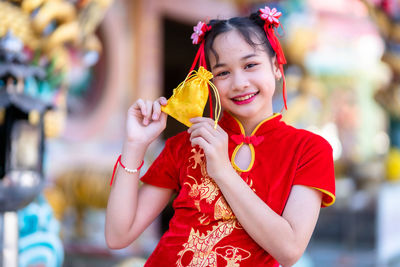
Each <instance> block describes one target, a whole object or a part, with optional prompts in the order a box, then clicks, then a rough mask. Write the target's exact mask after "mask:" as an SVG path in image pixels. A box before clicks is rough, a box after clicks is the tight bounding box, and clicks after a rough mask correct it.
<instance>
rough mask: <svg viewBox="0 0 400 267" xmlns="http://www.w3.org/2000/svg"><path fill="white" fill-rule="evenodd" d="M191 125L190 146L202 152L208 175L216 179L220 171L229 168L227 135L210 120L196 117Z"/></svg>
mask: <svg viewBox="0 0 400 267" xmlns="http://www.w3.org/2000/svg"><path fill="white" fill-rule="evenodd" d="M190 122H191V123H192V124H193V125H192V127H190V128H189V129H188V133H189V134H190V141H191V143H192V146H196V145H198V146H199V147H200V148H202V149H203V150H204V154H205V155H206V159H207V172H208V175H209V176H210V177H211V178H213V179H217V178H218V177H220V175H221V174H223V172H222V170H224V169H225V168H226V167H231V163H230V160H229V154H228V134H227V133H226V132H225V131H224V130H223V129H222V128H221V127H220V126H219V125H218V126H217V128H216V129H214V125H215V122H214V120H212V119H210V118H203V117H196V118H192V119H190Z"/></svg>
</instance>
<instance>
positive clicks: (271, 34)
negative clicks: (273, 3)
mask: <svg viewBox="0 0 400 267" xmlns="http://www.w3.org/2000/svg"><path fill="white" fill-rule="evenodd" d="M259 11H260V17H261V19H263V20H264V21H265V24H264V31H265V34H266V35H267V39H268V41H269V43H270V44H271V47H272V49H273V50H274V51H275V53H276V60H277V61H278V64H279V70H280V72H281V74H282V82H283V84H282V94H283V102H284V104H285V109H287V105H286V82H285V74H284V73H283V64H286V58H285V55H284V54H283V50H282V47H281V44H280V42H279V40H278V38H277V37H276V35H275V28H278V27H279V26H281V27H282V25H281V24H280V22H279V17H280V16H281V15H282V13H281V12H279V11H278V10H276V8H273V9H270V8H269V7H268V6H265V8H260V10H259Z"/></svg>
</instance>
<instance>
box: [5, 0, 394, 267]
mask: <svg viewBox="0 0 400 267" xmlns="http://www.w3.org/2000/svg"><path fill="white" fill-rule="evenodd" d="M265 4H268V5H270V6H274V7H277V8H279V9H280V10H281V11H282V12H283V16H282V18H281V23H282V25H283V29H279V33H280V35H282V38H281V43H282V45H283V48H284V51H285V54H286V58H287V60H288V64H287V66H285V73H286V80H287V88H288V110H287V111H284V112H283V118H284V121H285V122H287V123H288V124H291V125H293V126H295V127H297V128H304V129H307V130H310V131H312V132H315V133H318V134H320V135H321V136H323V137H324V138H326V139H327V140H328V141H329V143H330V144H331V146H332V147H333V153H334V160H335V174H336V194H337V198H336V203H335V204H334V205H333V206H331V207H329V208H326V209H323V210H322V211H321V215H320V218H319V221H318V224H317V227H316V230H315V232H314V235H313V237H312V240H311V242H310V244H309V246H308V248H307V250H306V252H305V254H304V256H303V257H302V259H301V260H300V261H299V262H298V263H297V265H296V266H297V267H299V266H326V267H328V266H400V208H399V207H400V1H398V0H336V1H323V0H303V1H301V0H286V1H284V0H282V1H273V2H272V1H259V0H130V1H128V0H114V1H112V0H75V1H73V0H57V1H55V0H8V1H5V0H1V1H0V144H1V146H0V266H4V267H13V266H35V267H38V266H74V267H75V266H124V267H125V266H143V262H144V259H146V257H148V256H149V255H150V253H151V252H152V250H153V249H154V248H155V246H156V244H157V242H158V240H159V238H160V236H161V234H162V233H163V232H164V231H165V230H166V229H167V228H168V220H169V218H170V217H171V215H172V210H171V207H167V208H166V209H165V211H164V212H163V213H162V215H160V217H159V218H158V219H157V220H156V221H155V222H154V223H153V224H152V225H151V226H150V227H149V228H148V229H147V230H146V231H145V232H144V233H143V234H142V236H141V237H140V238H139V239H138V240H137V241H135V242H134V243H133V244H132V245H131V246H129V247H128V248H126V249H122V250H115V251H111V250H109V249H108V248H107V246H106V244H105V239H104V222H105V207H106V204H107V198H108V194H109V191H110V187H109V181H110V178H111V173H112V169H113V165H114V163H115V160H116V159H117V157H118V155H119V154H120V152H121V146H122V139H123V134H124V121H125V114H126V111H127V109H128V107H129V106H130V105H131V104H132V103H133V102H134V101H135V100H136V99H137V98H144V99H155V98H157V97H159V96H161V95H164V96H166V97H169V96H171V95H172V90H173V89H174V88H175V87H176V86H177V85H178V84H179V83H180V82H181V81H182V80H183V79H184V77H185V76H186V74H187V71H188V70H189V68H190V65H191V63H192V60H193V58H194V55H195V53H196V47H194V46H193V45H192V43H191V39H190V35H191V33H192V31H193V25H195V24H196V23H197V21H198V20H209V19H212V18H229V17H232V16H240V15H246V14H248V13H249V12H251V11H255V10H257V9H258V8H260V7H264V5H265ZM282 107H283V102H282V99H281V92H279V90H278V92H277V93H276V99H275V101H274V109H275V110H274V111H275V112H279V111H280V110H281V109H282ZM207 110H208V109H206V111H207ZM183 130H185V126H183V125H182V124H179V123H178V122H176V121H175V120H174V119H171V118H169V119H168V125H167V129H166V131H165V132H164V133H163V136H162V137H161V138H159V139H158V140H156V141H155V142H154V143H153V144H152V145H151V147H150V149H149V151H148V153H147V154H146V159H145V166H144V169H147V168H148V166H149V165H150V164H151V162H152V161H153V160H154V159H155V157H156V156H157V155H158V153H159V152H160V151H161V150H162V148H163V144H164V142H165V140H166V138H168V137H170V136H172V135H175V134H176V133H178V132H180V131H183ZM144 172H145V171H143V172H142V173H144Z"/></svg>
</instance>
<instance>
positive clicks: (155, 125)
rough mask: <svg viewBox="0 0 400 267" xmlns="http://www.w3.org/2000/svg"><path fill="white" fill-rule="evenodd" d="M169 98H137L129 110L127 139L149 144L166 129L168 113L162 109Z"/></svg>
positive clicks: (131, 141) (132, 141)
mask: <svg viewBox="0 0 400 267" xmlns="http://www.w3.org/2000/svg"><path fill="white" fill-rule="evenodd" d="M166 104H167V99H166V98H165V97H160V98H158V99H157V100H156V101H154V102H151V101H149V100H147V101H144V100H142V99H139V100H137V101H136V102H135V103H134V104H133V105H132V106H131V107H130V108H129V110H128V114H127V120H126V141H128V142H130V143H137V144H145V145H149V144H150V143H151V142H152V141H153V140H154V139H156V138H157V137H158V136H159V135H160V134H161V132H162V131H163V130H164V129H165V127H166V124H167V116H168V115H167V114H166V113H164V112H162V111H161V105H163V106H165V105H166Z"/></svg>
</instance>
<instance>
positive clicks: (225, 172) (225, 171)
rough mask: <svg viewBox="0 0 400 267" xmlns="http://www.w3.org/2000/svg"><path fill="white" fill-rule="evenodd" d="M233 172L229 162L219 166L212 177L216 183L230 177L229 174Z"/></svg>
mask: <svg viewBox="0 0 400 267" xmlns="http://www.w3.org/2000/svg"><path fill="white" fill-rule="evenodd" d="M233 172H235V170H234V169H233V167H232V165H231V163H230V162H226V163H225V164H222V165H219V168H218V169H217V171H216V172H215V174H214V177H212V178H213V179H214V180H215V181H216V182H217V181H220V180H223V179H226V178H227V177H230V176H231V173H233Z"/></svg>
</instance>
